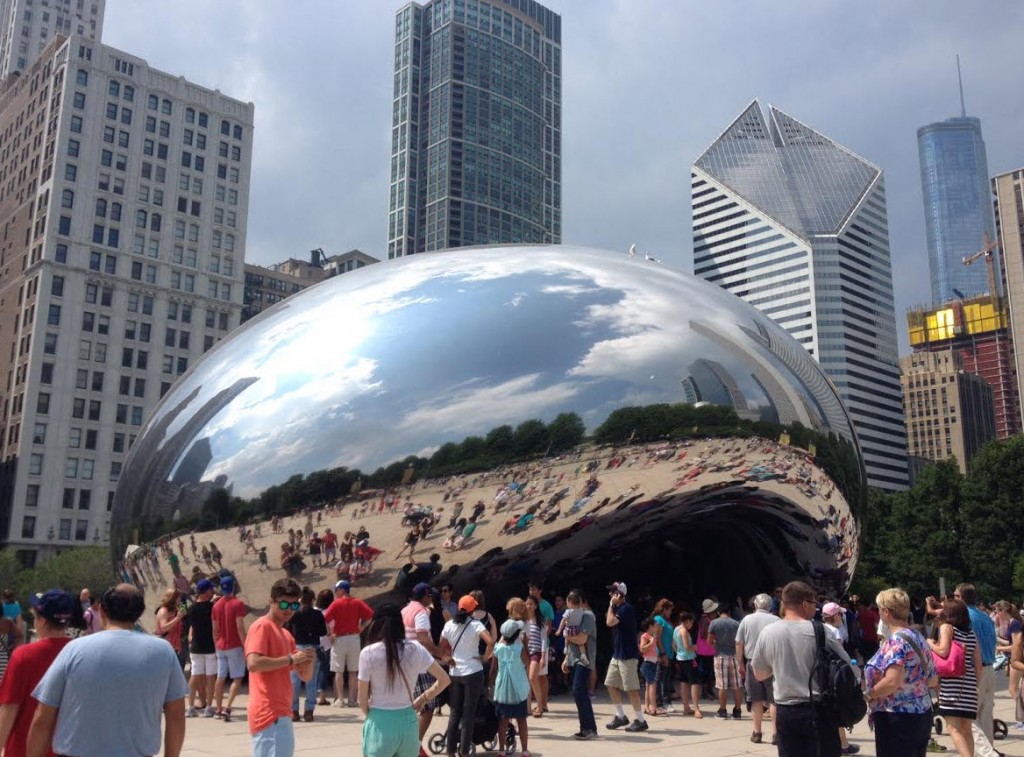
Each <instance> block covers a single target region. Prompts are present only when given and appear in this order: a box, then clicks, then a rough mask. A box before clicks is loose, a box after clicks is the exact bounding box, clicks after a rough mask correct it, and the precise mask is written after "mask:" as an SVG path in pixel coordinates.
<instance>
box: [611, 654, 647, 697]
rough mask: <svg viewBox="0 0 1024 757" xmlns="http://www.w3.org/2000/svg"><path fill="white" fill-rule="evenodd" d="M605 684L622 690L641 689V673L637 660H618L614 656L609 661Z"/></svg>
mask: <svg viewBox="0 0 1024 757" xmlns="http://www.w3.org/2000/svg"><path fill="white" fill-rule="evenodd" d="M604 685H605V686H608V687H609V688H613V689H619V690H620V691H639V690H640V675H639V674H638V672H637V661H636V660H616V659H615V658H614V657H613V658H612V659H611V661H610V662H609V663H608V673H607V674H606V675H605V677H604Z"/></svg>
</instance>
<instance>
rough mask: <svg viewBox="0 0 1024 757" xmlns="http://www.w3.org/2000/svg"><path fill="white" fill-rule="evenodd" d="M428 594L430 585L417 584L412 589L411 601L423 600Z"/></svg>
mask: <svg viewBox="0 0 1024 757" xmlns="http://www.w3.org/2000/svg"><path fill="white" fill-rule="evenodd" d="M429 593H430V584H428V583H418V584H416V585H415V586H413V587H412V598H413V599H423V598H424V597H425V596H427V595H428V594H429Z"/></svg>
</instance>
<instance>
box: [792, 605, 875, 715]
mask: <svg viewBox="0 0 1024 757" xmlns="http://www.w3.org/2000/svg"><path fill="white" fill-rule="evenodd" d="M811 622H812V623H813V624H814V642H815V649H814V665H813V666H812V667H811V677H810V679H809V680H808V682H807V686H808V689H809V695H810V701H811V704H820V705H821V706H822V707H823V708H824V709H825V711H826V712H827V713H829V714H830V715H831V716H832V718H833V719H834V720H835V725H837V726H839V727H840V728H850V727H852V726H854V725H856V724H857V723H859V722H860V721H861V720H863V719H864V716H865V715H866V714H867V711H868V705H867V702H865V701H864V694H863V693H862V692H861V688H860V682H859V681H858V680H857V675H856V673H854V672H853V666H852V665H850V663H848V662H847V661H846V660H844V659H843V658H842V657H840V656H839V655H838V654H836V653H835V652H833V651H832V650H831V649H829V647H828V646H826V644H825V626H824V625H822V623H821V621H818V620H814V621H811ZM815 681H817V683H818V689H819V690H820V691H821V697H820V699H815V696H814V683H815Z"/></svg>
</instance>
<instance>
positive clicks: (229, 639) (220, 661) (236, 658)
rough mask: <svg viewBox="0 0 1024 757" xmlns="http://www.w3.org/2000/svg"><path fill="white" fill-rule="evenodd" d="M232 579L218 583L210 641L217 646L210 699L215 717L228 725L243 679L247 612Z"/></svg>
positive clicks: (224, 579)
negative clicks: (227, 686) (228, 686)
mask: <svg viewBox="0 0 1024 757" xmlns="http://www.w3.org/2000/svg"><path fill="white" fill-rule="evenodd" d="M235 589H236V587H235V579H234V578H232V577H231V576H225V577H224V578H222V579H221V581H220V591H221V598H220V599H219V600H218V601H217V603H216V604H214V606H213V638H214V641H215V642H216V646H217V682H216V683H215V684H214V687H213V698H214V699H215V700H216V702H217V717H218V718H223V719H224V722H225V723H230V722H231V704H232V702H234V701H235V697H236V696H238V689H239V688H240V687H241V686H242V679H243V678H244V677H245V651H244V647H245V616H246V615H248V612H249V611H248V610H246V609H245V605H244V604H243V603H242V601H241V600H240V599H239V598H238V597H236V596H235ZM229 674H230V676H231V689H230V690H229V691H228V706H227V707H222V706H221V705H223V703H224V682H225V681H226V680H227V677H228V675H229Z"/></svg>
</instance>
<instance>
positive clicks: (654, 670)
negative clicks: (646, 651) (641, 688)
mask: <svg viewBox="0 0 1024 757" xmlns="http://www.w3.org/2000/svg"><path fill="white" fill-rule="evenodd" d="M640 675H642V676H643V677H644V683H654V682H655V681H657V680H658V663H656V662H651V661H650V660H644V661H643V662H642V663H640Z"/></svg>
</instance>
